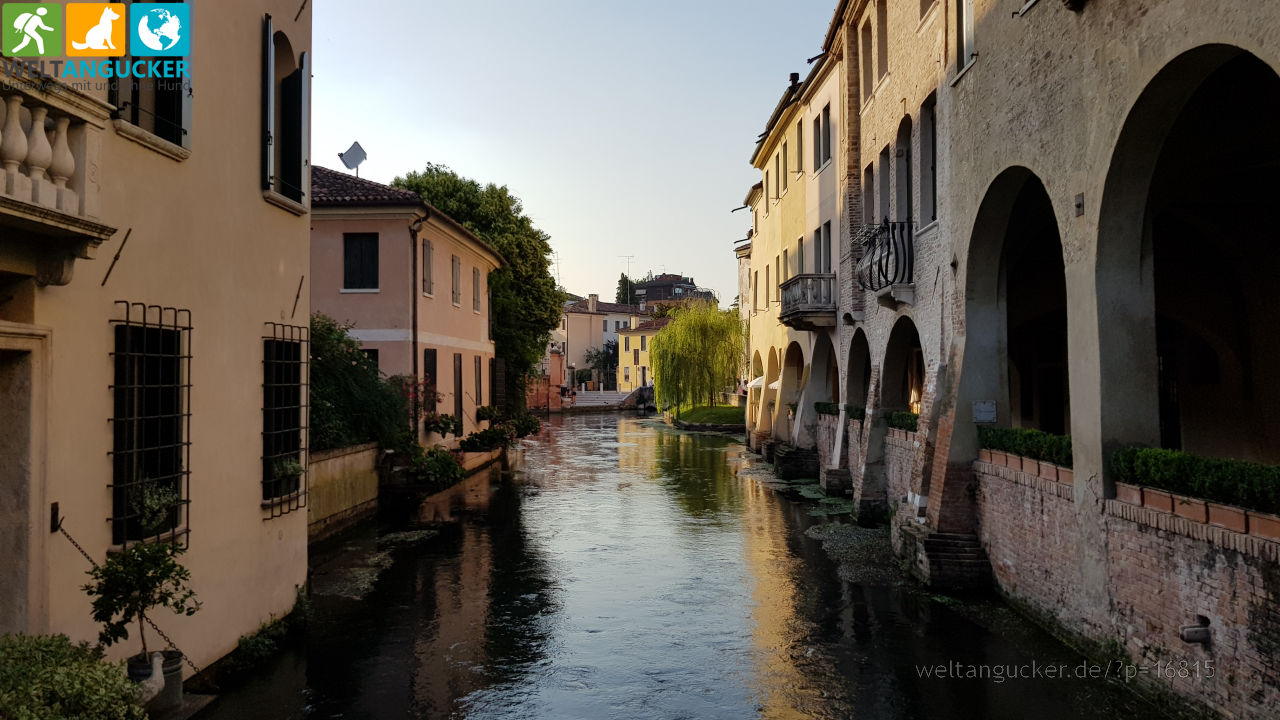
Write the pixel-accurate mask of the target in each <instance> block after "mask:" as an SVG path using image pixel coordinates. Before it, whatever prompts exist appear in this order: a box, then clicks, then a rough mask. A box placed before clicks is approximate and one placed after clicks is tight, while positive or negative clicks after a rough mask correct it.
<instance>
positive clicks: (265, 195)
mask: <svg viewBox="0 0 1280 720" xmlns="http://www.w3.org/2000/svg"><path fill="white" fill-rule="evenodd" d="M262 199H263V200H266V201H267V202H268V203H270V204H272V205H275V206H276V207H278V208H281V209H283V210H288V211H289V212H291V213H293V214H294V215H299V216H301V215H306V214H307V213H308V212H310V211H309V210H307V206H306V205H303V204H302V203H300V202H298V201H297V200H294V199H292V198H287V197H285V196H284V195H281V194H280V193H278V192H276V191H275V190H263V191H262Z"/></svg>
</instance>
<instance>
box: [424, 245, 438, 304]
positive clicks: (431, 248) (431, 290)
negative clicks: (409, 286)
mask: <svg viewBox="0 0 1280 720" xmlns="http://www.w3.org/2000/svg"><path fill="white" fill-rule="evenodd" d="M435 255H436V244H435V243H433V242H431V241H430V240H427V239H426V238H423V239H422V294H423V295H434V294H435V291H436V282H435V274H434V273H435Z"/></svg>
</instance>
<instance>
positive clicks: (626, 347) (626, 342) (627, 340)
mask: <svg viewBox="0 0 1280 720" xmlns="http://www.w3.org/2000/svg"><path fill="white" fill-rule="evenodd" d="M622 350H623V352H631V337H630V336H627V337H624V338H622Z"/></svg>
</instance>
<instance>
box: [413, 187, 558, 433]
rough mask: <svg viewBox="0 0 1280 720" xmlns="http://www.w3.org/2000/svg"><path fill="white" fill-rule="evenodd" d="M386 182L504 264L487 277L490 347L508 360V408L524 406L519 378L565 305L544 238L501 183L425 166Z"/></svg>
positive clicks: (539, 354) (535, 357)
mask: <svg viewBox="0 0 1280 720" xmlns="http://www.w3.org/2000/svg"><path fill="white" fill-rule="evenodd" d="M391 184H392V185H394V186H395V187H398V188H403V189H405V190H411V191H413V192H416V193H418V194H419V195H421V196H422V199H423V200H426V201H427V202H428V203H430V204H431V205H433V206H435V207H436V208H439V209H440V211H441V212H443V213H445V214H446V215H448V216H449V217H451V218H453V219H454V220H456V221H458V222H459V223H462V225H463V226H464V227H466V228H467V229H468V230H470V231H471V232H473V233H475V234H476V236H477V237H479V238H480V239H481V240H484V241H485V242H487V243H489V244H490V245H492V246H493V247H494V248H495V249H497V251H498V252H499V253H501V254H502V257H503V259H505V260H506V261H507V266H506V267H503V268H499V269H497V270H494V271H493V272H491V273H489V290H490V293H491V300H490V303H491V310H492V312H493V323H492V325H493V342H494V346H495V352H496V354H497V356H498V357H499V358H501V359H502V360H503V361H504V362H505V363H506V378H507V387H506V391H507V392H506V398H507V403H508V405H511V406H513V407H516V408H523V406H524V384H525V378H526V376H528V375H529V374H530V373H532V372H533V370H534V368H535V367H536V366H537V364H538V362H539V361H540V360H541V359H542V356H543V353H545V352H546V349H547V342H548V341H549V340H550V337H551V330H552V329H553V328H555V327H556V326H557V325H559V324H560V313H561V306H562V304H563V302H564V294H563V293H562V292H561V291H560V290H559V289H558V288H556V282H555V279H554V278H553V277H552V276H551V261H550V259H549V256H550V254H551V244H550V237H549V236H548V235H547V234H546V233H544V232H542V231H541V230H539V229H538V228H536V227H534V224H533V221H532V220H530V219H529V216H527V215H525V214H524V204H523V203H521V202H520V199H519V198H517V197H516V196H515V195H512V194H511V191H510V190H508V189H507V187H506V186H505V185H503V186H497V185H494V184H492V183H490V184H488V185H481V184H480V183H478V182H476V181H475V180H472V179H470V178H464V177H462V176H460V175H458V174H457V173H456V172H454V171H453V170H450V169H449V168H448V167H446V166H444V165H435V164H430V163H428V164H427V166H426V168H425V169H423V170H422V171H421V172H411V173H409V174H407V175H405V176H404V177H397V178H396V179H395V180H393V181H392V183H391Z"/></svg>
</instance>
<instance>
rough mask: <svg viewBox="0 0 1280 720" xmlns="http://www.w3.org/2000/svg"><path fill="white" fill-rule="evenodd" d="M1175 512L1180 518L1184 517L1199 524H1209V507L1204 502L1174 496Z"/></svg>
mask: <svg viewBox="0 0 1280 720" xmlns="http://www.w3.org/2000/svg"><path fill="white" fill-rule="evenodd" d="M1173 512H1174V514H1175V515H1177V516H1178V517H1184V518H1186V519H1188V520H1194V521H1196V522H1198V523H1205V522H1209V507H1208V505H1207V504H1206V503H1205V501H1204V500H1199V499H1196V498H1189V497H1184V496H1182V495H1174V496H1173Z"/></svg>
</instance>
